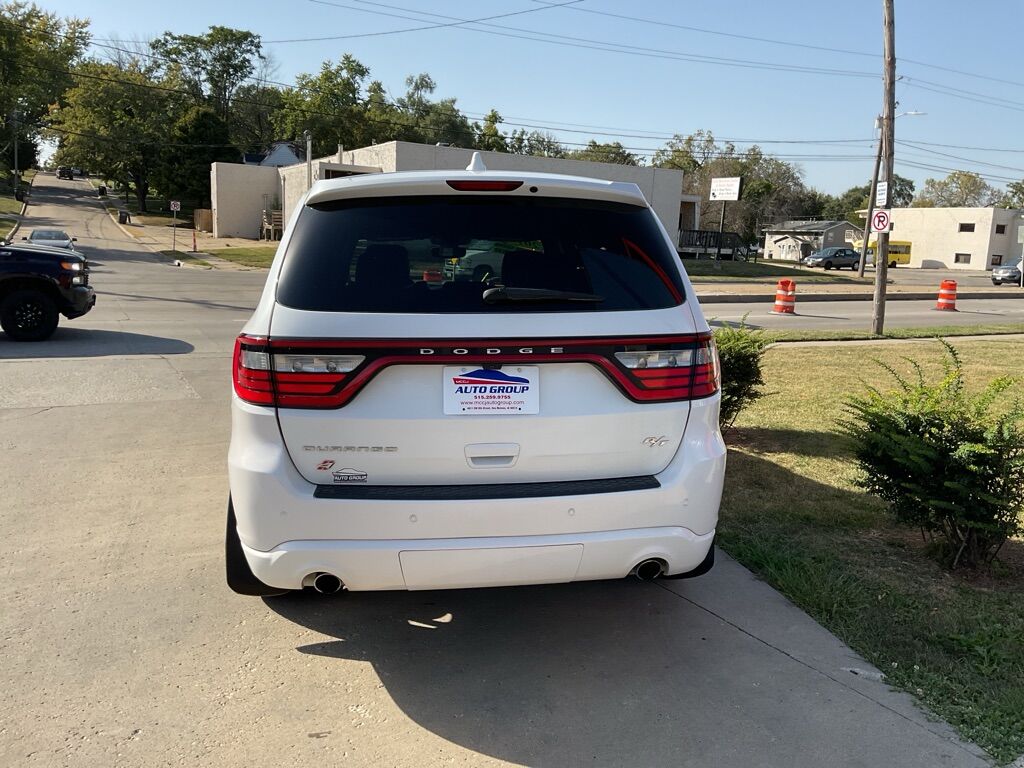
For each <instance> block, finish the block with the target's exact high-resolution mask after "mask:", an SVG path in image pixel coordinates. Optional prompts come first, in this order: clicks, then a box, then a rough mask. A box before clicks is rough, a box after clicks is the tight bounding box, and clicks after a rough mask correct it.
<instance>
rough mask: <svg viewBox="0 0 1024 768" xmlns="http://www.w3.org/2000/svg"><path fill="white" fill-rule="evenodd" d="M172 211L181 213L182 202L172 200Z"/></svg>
mask: <svg viewBox="0 0 1024 768" xmlns="http://www.w3.org/2000/svg"><path fill="white" fill-rule="evenodd" d="M171 210H172V211H180V210H181V201H180V200H171Z"/></svg>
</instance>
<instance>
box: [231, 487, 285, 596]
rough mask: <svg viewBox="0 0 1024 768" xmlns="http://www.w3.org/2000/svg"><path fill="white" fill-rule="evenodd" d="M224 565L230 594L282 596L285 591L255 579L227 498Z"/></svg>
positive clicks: (232, 505)
mask: <svg viewBox="0 0 1024 768" xmlns="http://www.w3.org/2000/svg"><path fill="white" fill-rule="evenodd" d="M224 565H225V571H226V576H227V581H228V586H229V587H230V588H231V591H232V592H237V593H238V594H240V595H252V596H255V597H273V596H274V595H283V594H284V593H285V592H288V590H287V589H279V588H277V587H272V586H270V585H269V584H264V583H263V582H262V581H260V580H259V579H257V578H256V575H255V574H254V573H253V572H252V568H250V567H249V561H248V560H246V559H245V552H243V551H242V540H241V539H240V538H238V524H237V522H236V521H235V506H234V504H233V503H232V501H231V498H230V497H228V530H227V533H226V534H225V536H224Z"/></svg>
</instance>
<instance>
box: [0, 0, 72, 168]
mask: <svg viewBox="0 0 1024 768" xmlns="http://www.w3.org/2000/svg"><path fill="white" fill-rule="evenodd" d="M88 44H89V32H88V22H87V21H83V20H81V19H76V18H66V19H63V18H61V17H59V16H57V15H56V14H54V13H47V12H45V11H43V10H41V9H40V8H39V7H38V6H36V5H35V4H34V3H24V2H12V3H3V4H0V148H3V152H2V153H0V166H2V168H3V169H5V168H8V167H10V165H11V164H12V163H13V154H14V152H13V142H11V139H12V134H13V132H14V130H15V128H16V130H17V133H18V138H19V141H21V142H25V144H24V145H23V146H20V147H19V150H20V151H19V165H21V166H22V169H24V168H25V167H26V163H25V161H30V160H31V159H32V158H33V157H34V156H35V151H36V148H37V145H36V139H37V137H38V136H39V134H40V123H41V121H42V120H43V118H45V117H46V115H47V113H48V112H49V108H50V105H51V104H54V103H56V102H57V101H58V100H59V99H60V97H61V95H62V94H63V93H64V91H66V90H67V89H68V88H69V87H70V86H72V85H73V84H74V81H73V79H72V77H71V75H69V74H68V70H70V69H71V67H72V66H73V65H74V64H75V63H77V62H78V61H80V60H81V57H82V54H83V53H84V52H85V49H86V47H87V46H88ZM15 112H17V119H16V126H15V124H14V122H15V121H14V114H15ZM8 142H11V143H10V144H8ZM23 157H24V160H22V158H23Z"/></svg>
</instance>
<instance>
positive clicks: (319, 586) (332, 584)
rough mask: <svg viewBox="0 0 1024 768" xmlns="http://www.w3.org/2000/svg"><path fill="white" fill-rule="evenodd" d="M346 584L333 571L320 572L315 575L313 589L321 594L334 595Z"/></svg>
mask: <svg viewBox="0 0 1024 768" xmlns="http://www.w3.org/2000/svg"><path fill="white" fill-rule="evenodd" d="M343 586H345V585H344V584H342V583H341V579H339V578H338V577H337V576H335V575H334V574H333V573H318V574H317V575H316V576H314V577H313V589H315V590H316V591H317V592H319V593H320V594H321V595H333V594H334V593H335V592H339V591H341V588H342V587H343Z"/></svg>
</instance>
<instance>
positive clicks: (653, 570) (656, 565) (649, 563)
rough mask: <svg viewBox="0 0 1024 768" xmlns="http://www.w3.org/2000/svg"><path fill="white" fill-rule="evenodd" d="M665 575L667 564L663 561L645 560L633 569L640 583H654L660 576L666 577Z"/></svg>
mask: <svg viewBox="0 0 1024 768" xmlns="http://www.w3.org/2000/svg"><path fill="white" fill-rule="evenodd" d="M664 573H665V564H664V563H662V562H661V560H644V561H643V562H642V563H640V564H639V565H638V566H637V567H636V568H634V569H633V575H634V576H636V577H637V578H638V579H640V581H654V580H655V579H656V578H658V577H659V576H662V575H664Z"/></svg>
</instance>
